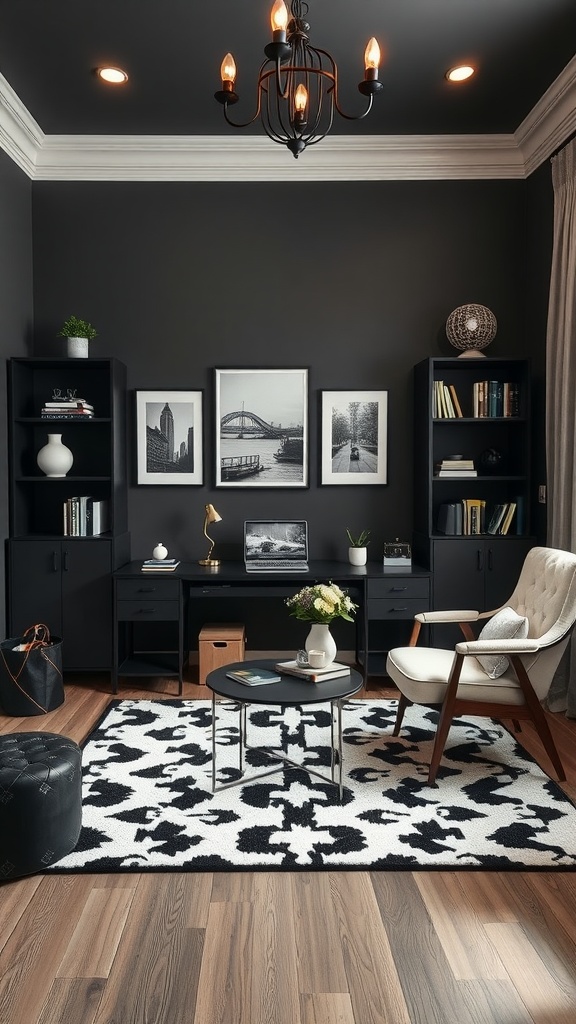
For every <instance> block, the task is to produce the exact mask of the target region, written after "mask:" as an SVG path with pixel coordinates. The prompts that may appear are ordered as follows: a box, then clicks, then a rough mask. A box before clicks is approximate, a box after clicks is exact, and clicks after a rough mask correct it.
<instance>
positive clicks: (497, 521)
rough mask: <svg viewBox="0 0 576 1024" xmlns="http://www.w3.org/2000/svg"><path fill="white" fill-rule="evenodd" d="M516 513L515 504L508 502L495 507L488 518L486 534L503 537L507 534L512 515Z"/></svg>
mask: <svg viewBox="0 0 576 1024" xmlns="http://www.w3.org/2000/svg"><path fill="white" fill-rule="evenodd" d="M515 512H516V502H515V501H508V502H505V503H504V504H503V505H496V506H495V507H494V511H493V513H492V515H491V517H490V522H489V523H488V526H487V532H488V533H492V534H498V535H499V536H503V535H504V534H506V533H508V530H509V529H510V526H511V523H512V520H513V518H514V513H515Z"/></svg>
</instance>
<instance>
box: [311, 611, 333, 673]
mask: <svg viewBox="0 0 576 1024" xmlns="http://www.w3.org/2000/svg"><path fill="white" fill-rule="evenodd" d="M304 647H305V648H306V651H324V653H325V654H326V663H325V665H324V668H326V666H327V665H330V664H331V663H332V662H333V661H334V658H335V657H336V650H337V648H336V644H335V642H334V637H333V636H332V633H331V632H330V627H329V625H328V624H327V623H326V622H313V623H312V625H311V626H310V632H309V633H308V636H307V637H306V642H305V644H304Z"/></svg>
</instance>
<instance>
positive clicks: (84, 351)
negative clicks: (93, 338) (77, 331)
mask: <svg viewBox="0 0 576 1024" xmlns="http://www.w3.org/2000/svg"><path fill="white" fill-rule="evenodd" d="M66 343H67V344H66V354H67V355H69V356H70V357H71V358H72V359H87V358H88V338H66Z"/></svg>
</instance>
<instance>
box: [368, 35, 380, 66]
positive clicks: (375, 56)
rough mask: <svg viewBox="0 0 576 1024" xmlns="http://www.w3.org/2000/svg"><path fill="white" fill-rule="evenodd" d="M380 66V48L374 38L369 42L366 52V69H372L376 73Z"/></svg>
mask: <svg viewBox="0 0 576 1024" xmlns="http://www.w3.org/2000/svg"><path fill="white" fill-rule="evenodd" d="M379 65H380V47H379V46H378V43H377V41H376V40H375V38H374V36H372V39H370V40H369V41H368V45H367V47H366V50H365V51H364V67H365V69H366V71H368V70H369V69H370V68H372V69H373V70H374V71H377V70H378V67H379Z"/></svg>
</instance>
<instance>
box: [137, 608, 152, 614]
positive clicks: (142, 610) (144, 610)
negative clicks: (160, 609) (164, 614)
mask: <svg viewBox="0 0 576 1024" xmlns="http://www.w3.org/2000/svg"><path fill="white" fill-rule="evenodd" d="M155 611H156V609H155V608H139V609H138V614H139V615H152V613H153V612H155Z"/></svg>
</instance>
